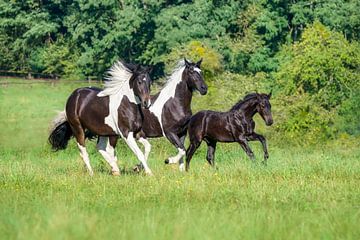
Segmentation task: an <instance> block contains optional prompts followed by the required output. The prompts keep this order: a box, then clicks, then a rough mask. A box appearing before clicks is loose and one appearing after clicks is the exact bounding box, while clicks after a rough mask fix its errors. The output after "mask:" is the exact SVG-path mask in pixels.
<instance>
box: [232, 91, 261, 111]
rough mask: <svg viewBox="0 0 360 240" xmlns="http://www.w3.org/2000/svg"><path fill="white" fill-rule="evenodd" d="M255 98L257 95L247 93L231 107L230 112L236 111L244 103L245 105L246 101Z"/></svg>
mask: <svg viewBox="0 0 360 240" xmlns="http://www.w3.org/2000/svg"><path fill="white" fill-rule="evenodd" d="M257 96H259V94H258V93H249V94H248V95H246V96H245V97H244V98H243V99H240V100H239V101H238V102H237V103H236V104H235V105H234V106H232V107H231V109H230V111H236V110H238V109H239V108H240V107H241V106H242V105H243V104H244V103H246V102H247V101H249V100H251V99H254V98H257Z"/></svg>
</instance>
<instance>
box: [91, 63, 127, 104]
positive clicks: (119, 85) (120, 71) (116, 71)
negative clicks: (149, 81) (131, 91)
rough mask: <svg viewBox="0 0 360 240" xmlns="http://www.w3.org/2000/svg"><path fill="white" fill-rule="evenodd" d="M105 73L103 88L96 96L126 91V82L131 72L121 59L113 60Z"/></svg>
mask: <svg viewBox="0 0 360 240" xmlns="http://www.w3.org/2000/svg"><path fill="white" fill-rule="evenodd" d="M107 74H108V76H107V77H106V78H105V79H106V80H107V81H105V83H104V90H102V91H101V92H100V93H98V97H104V96H110V95H114V94H117V93H123V94H125V93H126V92H128V88H129V86H128V83H129V80H130V78H131V76H132V72H131V71H130V69H128V68H127V67H126V66H125V65H124V64H123V63H122V62H121V61H117V62H115V63H114V65H112V67H111V68H110V69H109V71H108V72H107Z"/></svg>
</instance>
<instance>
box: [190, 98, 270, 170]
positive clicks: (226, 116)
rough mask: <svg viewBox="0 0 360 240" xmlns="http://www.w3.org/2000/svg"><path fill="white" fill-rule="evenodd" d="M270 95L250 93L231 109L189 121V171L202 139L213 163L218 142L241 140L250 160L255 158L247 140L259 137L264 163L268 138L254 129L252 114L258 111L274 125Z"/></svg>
mask: <svg viewBox="0 0 360 240" xmlns="http://www.w3.org/2000/svg"><path fill="white" fill-rule="evenodd" d="M270 97H271V93H270V94H258V93H251V94H248V95H247V96H245V98H244V99H243V100H240V101H239V102H238V103H236V104H235V105H234V106H233V107H232V108H231V109H230V111H228V112H215V111H210V110H205V111H200V112H198V113H196V114H195V115H194V116H193V117H192V118H191V120H190V122H189V128H188V132H189V138H190V146H189V148H188V149H187V151H186V171H188V170H189V167H190V161H191V158H192V156H193V154H194V153H195V151H196V149H197V148H198V147H199V146H200V144H201V142H202V140H204V141H205V142H206V143H207V145H208V151H207V156H206V159H207V161H208V162H209V164H210V165H211V166H214V163H215V162H214V155H215V150H216V143H217V142H238V143H239V144H240V146H241V147H242V148H243V149H244V151H245V152H246V154H247V155H248V156H249V157H250V159H252V160H254V153H253V151H252V150H251V149H250V147H249V144H248V141H254V140H258V141H260V142H261V144H262V146H263V150H264V164H266V162H267V159H268V158H269V153H268V150H267V146H266V140H265V137H264V136H262V135H260V134H257V133H255V132H254V128H255V122H254V120H253V116H254V115H255V114H256V113H259V114H260V116H261V117H262V119H263V120H264V121H265V123H266V125H268V126H270V125H272V124H273V119H272V115H271V105H270V101H269V100H270Z"/></svg>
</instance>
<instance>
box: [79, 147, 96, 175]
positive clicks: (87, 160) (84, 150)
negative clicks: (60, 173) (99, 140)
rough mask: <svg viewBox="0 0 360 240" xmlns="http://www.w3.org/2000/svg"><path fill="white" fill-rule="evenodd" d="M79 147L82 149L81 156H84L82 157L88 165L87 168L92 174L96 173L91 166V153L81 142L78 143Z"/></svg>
mask: <svg viewBox="0 0 360 240" xmlns="http://www.w3.org/2000/svg"><path fill="white" fill-rule="evenodd" d="M77 145H78V147H79V149H80V156H81V157H82V159H83V160H84V163H85V165H86V167H87V169H88V170H89V174H90V176H93V175H94V172H93V170H92V168H91V166H90V160H89V154H88V153H87V151H86V147H84V146H81V145H80V144H79V143H77Z"/></svg>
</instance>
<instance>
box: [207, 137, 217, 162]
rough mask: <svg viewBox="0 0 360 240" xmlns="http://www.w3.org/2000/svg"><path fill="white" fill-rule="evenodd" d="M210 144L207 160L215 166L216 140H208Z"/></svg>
mask: <svg viewBox="0 0 360 240" xmlns="http://www.w3.org/2000/svg"><path fill="white" fill-rule="evenodd" d="M206 142H207V145H208V151H207V155H206V160H207V161H208V162H209V164H210V165H211V166H212V167H214V165H215V161H214V157H215V150H216V142H215V141H206Z"/></svg>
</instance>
